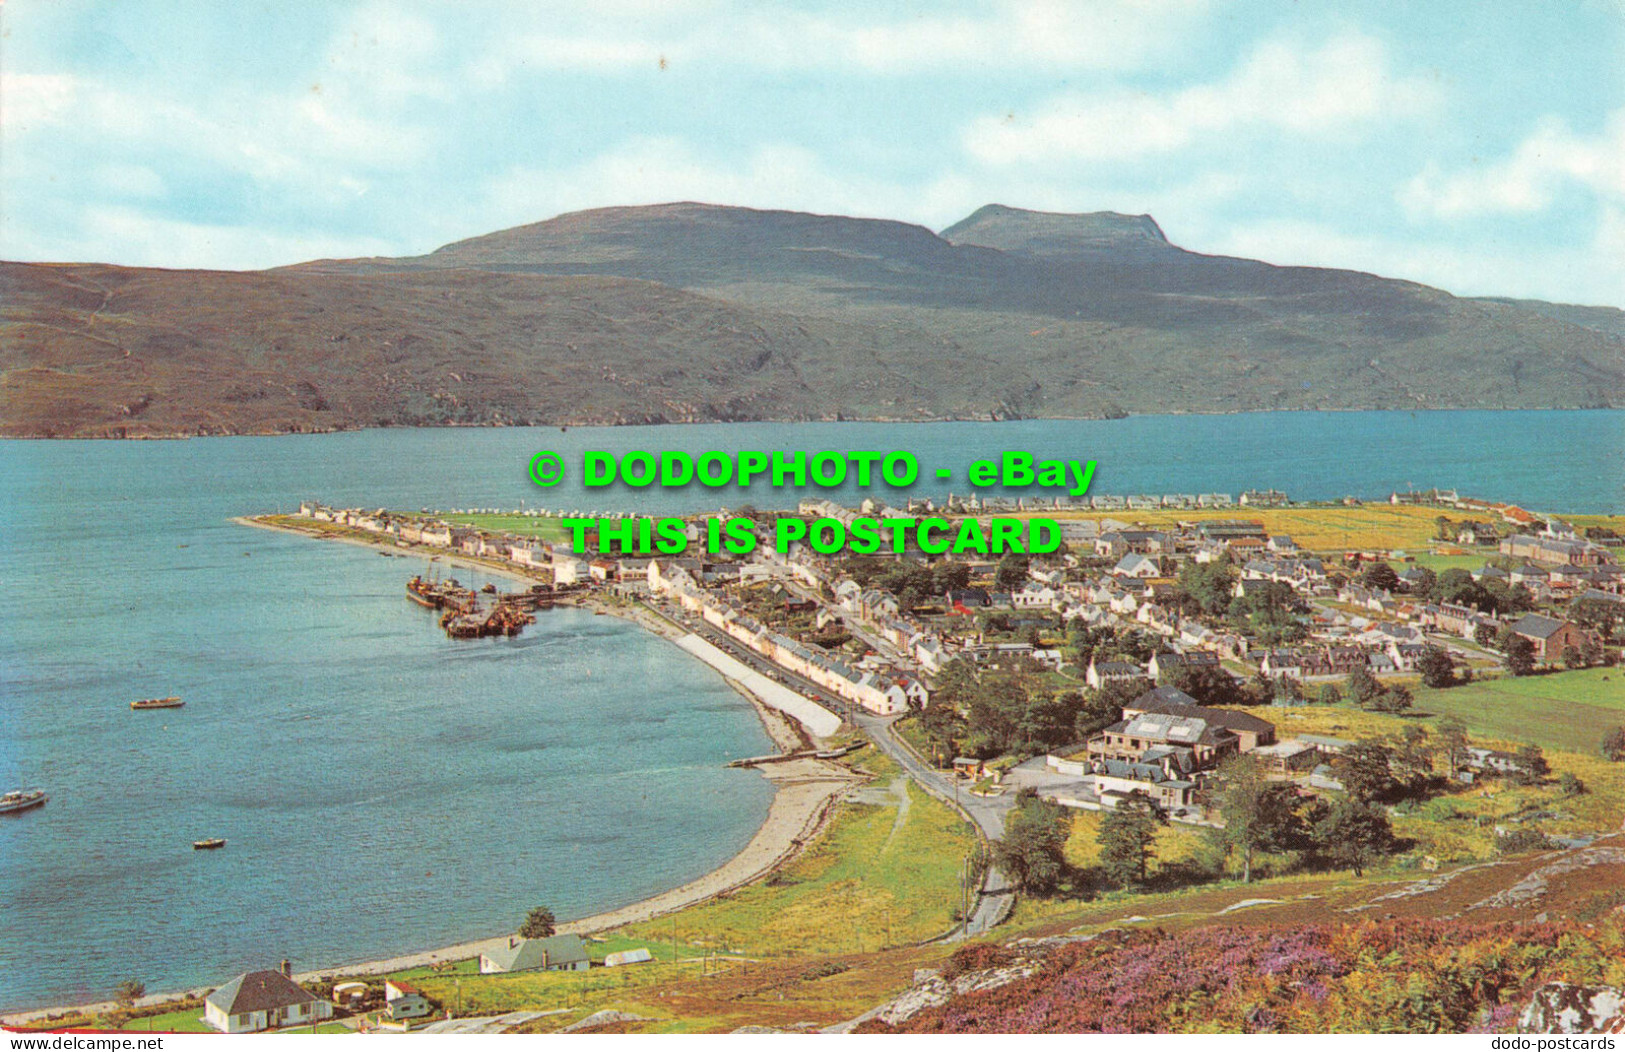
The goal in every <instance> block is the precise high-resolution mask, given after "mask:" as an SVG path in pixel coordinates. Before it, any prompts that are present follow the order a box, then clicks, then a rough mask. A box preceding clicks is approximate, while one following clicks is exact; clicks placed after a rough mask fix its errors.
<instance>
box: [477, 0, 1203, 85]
mask: <svg viewBox="0 0 1625 1052" xmlns="http://www.w3.org/2000/svg"><path fill="white" fill-rule="evenodd" d="M633 6H634V11H633V12H632V13H630V14H628V15H626V16H623V17H622V18H620V19H617V20H615V21H614V22H613V23H611V25H609V26H608V27H607V28H605V27H604V26H603V25H602V23H601V22H592V23H588V24H582V23H581V22H579V21H576V20H572V18H571V17H570V16H569V15H568V14H565V13H561V12H559V11H557V10H553V9H546V8H544V9H541V10H539V11H537V12H536V13H535V21H536V23H538V24H537V25H536V26H535V28H532V29H530V30H529V31H518V32H512V31H510V32H505V34H504V36H503V37H502V38H501V39H500V40H497V41H495V42H494V46H493V47H492V49H491V50H490V52H489V53H487V54H485V55H483V56H482V57H481V58H479V59H478V60H476V61H475V62H474V63H472V64H471V67H470V76H471V77H473V78H474V79H475V80H476V81H478V82H479V83H481V84H483V85H486V86H493V85H496V84H500V83H502V82H503V81H505V80H506V79H507V78H508V77H509V76H510V75H511V74H513V73H515V72H516V71H518V70H522V69H523V70H529V71H533V72H534V71H543V70H568V71H580V70H586V69H591V70H596V71H599V72H608V71H614V70H648V69H652V68H654V67H655V65H656V64H657V63H658V62H660V61H661V60H664V61H666V62H667V63H668V64H670V65H673V66H676V65H685V64H689V63H694V64H702V63H703V64H704V65H705V66H706V67H707V68H710V69H715V68H716V67H717V66H718V65H728V66H736V67H743V68H753V69H769V70H774V71H778V72H783V71H786V70H805V69H851V70H861V71H864V72H869V73H875V74H906V73H916V72H942V71H951V70H958V71H966V70H974V69H988V68H1005V69H1018V68H1025V69H1031V68H1034V67H1054V68H1071V69H1125V68H1132V67H1134V66H1137V65H1140V64H1143V63H1144V62H1145V61H1146V60H1147V58H1148V56H1150V55H1153V54H1161V53H1166V52H1167V51H1169V50H1170V49H1172V48H1174V47H1176V46H1177V42H1178V41H1180V40H1181V39H1183V34H1181V33H1180V32H1178V30H1179V29H1180V28H1182V27H1183V28H1189V27H1190V26H1192V25H1194V24H1195V22H1196V20H1197V19H1199V18H1200V16H1202V15H1203V14H1204V13H1205V12H1206V11H1207V9H1208V6H1209V0H1092V2H1090V3H1075V2H1069V0H1000V2H996V3H991V4H987V5H984V7H983V8H982V9H981V10H980V11H977V12H976V13H974V14H966V15H941V14H935V13H918V11H919V9H918V8H915V9H913V11H914V13H910V14H905V15H897V14H891V13H887V12H886V11H879V12H877V11H876V10H875V9H874V8H868V9H866V10H864V11H863V13H862V14H861V15H851V14H845V13H841V14H828V13H816V14H815V13H810V12H797V11H787V10H784V9H782V8H777V9H776V8H771V7H763V6H761V5H754V4H744V3H742V4H736V5H728V4H698V3H690V4H680V5H676V6H675V7H671V8H668V7H664V6H661V5H655V6H652V7H650V6H646V5H642V4H635V5H633ZM889 6H890V7H891V8H892V9H894V10H895V9H896V8H897V7H898V6H899V5H895V4H894V5H889Z"/></svg>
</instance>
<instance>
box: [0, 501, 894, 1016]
mask: <svg viewBox="0 0 1625 1052" xmlns="http://www.w3.org/2000/svg"><path fill="white" fill-rule="evenodd" d="M230 521H232V522H234V523H236V524H238V525H241V526H251V527H254V528H256V529H263V530H274V531H276V532H279V533H290V534H294V535H296V536H300V537H305V538H307V539H311V540H336V541H342V542H345V543H348V544H354V545H357V546H358V547H363V548H372V549H374V550H377V551H388V552H390V553H392V554H400V555H405V556H408V557H412V558H420V559H423V560H425V561H428V560H429V559H430V558H431V556H432V555H435V554H439V553H438V552H436V551H435V550H434V549H424V548H416V547H413V548H405V547H400V546H396V545H386V544H381V543H377V542H374V541H369V540H366V539H364V538H361V537H353V536H345V535H341V534H336V533H335V534H328V533H325V532H319V531H305V530H300V529H296V528H294V527H291V526H282V525H278V524H275V523H269V522H263V521H260V520H258V519H255V518H252V517H250V516H237V517H234V518H232V519H231V520H230ZM440 559H441V561H442V562H445V563H447V564H448V565H453V566H463V567H466V568H468V569H475V570H485V571H488V572H490V573H492V574H495V575H498V576H502V577H505V578H507V579H508V580H511V581H515V582H523V583H525V584H534V583H536V582H537V581H539V580H540V578H539V577H532V576H530V575H527V574H525V573H523V572H521V571H519V570H517V569H513V568H509V567H504V566H498V565H495V564H492V563H487V562H485V561H483V560H480V559H477V558H472V557H468V556H461V555H456V556H454V555H452V554H451V553H449V552H447V553H446V554H443V555H440ZM573 605H576V606H578V607H580V608H582V609H592V610H594V611H595V612H601V613H605V614H610V615H613V616H615V617H619V618H620V619H621V620H623V621H628V622H631V623H633V624H636V625H638V626H639V627H641V628H643V629H644V630H645V631H648V632H651V633H653V634H654V635H657V636H659V637H660V638H662V639H665V640H666V641H667V642H669V643H672V644H673V645H674V646H675V645H677V640H678V638H680V637H681V636H682V635H684V634H686V633H683V632H682V631H681V630H680V629H679V628H678V627H677V626H675V625H672V624H671V623H670V622H667V621H665V620H664V619H663V618H660V617H659V615H657V614H654V613H652V612H651V611H649V610H647V609H646V608H644V607H642V606H638V605H633V606H631V607H629V608H624V609H623V608H620V607H617V606H614V605H611V604H608V603H604V602H602V601H600V600H598V599H597V598H596V597H590V596H589V597H585V598H584V599H583V600H581V601H577V602H576V603H574V604H573ZM679 649H682V648H681V647H679ZM691 656H695V657H696V659H697V660H703V659H700V658H699V657H698V655H691ZM707 664H708V665H709V662H707ZM710 667H712V668H715V666H710ZM717 672H718V674H719V675H722V672H721V670H717ZM723 681H724V682H725V683H727V684H728V686H730V687H732V688H733V689H734V690H735V691H736V692H737V693H738V694H739V695H740V696H741V697H743V698H744V699H745V700H746V701H748V702H749V703H750V705H751V708H752V709H753V710H754V711H755V713H756V716H757V719H758V720H760V721H761V724H762V727H763V730H764V731H765V732H766V734H767V736H768V739H769V740H770V741H771V742H772V743H773V745H774V746H775V747H776V748H777V749H779V750H780V751H781V752H792V751H795V750H797V749H803V748H806V747H808V746H809V745H811V744H812V743H813V742H814V741H815V740H816V739H815V738H814V736H813V734H812V732H811V731H809V730H806V729H804V728H803V727H802V726H801V725H800V724H799V723H797V722H796V721H795V720H794V719H793V718H792V717H791V716H790V715H789V714H787V713H784V712H782V711H780V710H779V709H776V708H774V707H772V706H771V705H769V704H768V703H767V702H766V701H764V700H763V699H762V698H759V697H758V696H757V695H755V694H754V693H753V692H751V691H750V690H749V689H748V688H747V687H746V686H745V685H744V684H742V683H740V682H738V681H736V680H734V679H731V678H729V677H728V676H726V675H723ZM755 770H756V771H757V772H758V773H759V774H761V775H762V777H763V778H765V779H766V780H767V781H768V783H769V784H770V785H772V786H773V790H774V792H773V799H772V801H771V802H770V803H769V805H768V812H767V816H766V817H765V818H764V819H763V820H762V825H761V826H760V828H758V829H757V830H756V833H755V834H754V835H753V836H752V837H751V839H750V840H749V841H748V842H746V844H745V846H744V847H743V848H741V849H740V851H739V852H738V853H737V854H735V855H734V856H733V857H731V858H729V859H727V860H726V861H724V862H723V863H722V864H721V865H719V866H717V867H716V868H715V869H713V870H711V871H710V872H708V873H704V874H702V875H701V876H699V877H696V878H695V879H693V880H690V881H688V882H687V883H684V884H682V885H680V886H678V887H675V888H671V889H669V890H667V891H663V892H659V893H657V894H654V895H650V896H648V897H646V898H643V899H639V900H638V901H636V902H632V903H628V904H627V905H624V906H618V907H615V908H613V909H609V910H603V911H600V912H598V913H594V914H591V915H589V916H586V917H581V918H578V919H576V920H573V921H567V922H565V923H562V924H560V925H559V926H558V930H559V932H560V933H563V934H576V935H591V934H594V933H596V932H601V931H606V930H609V929H613V928H618V927H622V926H624V925H627V924H634V923H638V922H641V921H646V920H649V919H651V918H654V917H658V916H662V915H664V914H667V913H673V912H675V911H677V910H680V909H685V908H687V907H689V906H695V905H699V904H700V903H703V902H706V901H708V900H710V899H713V898H716V897H717V896H719V895H723V894H727V893H729V892H731V891H735V890H737V889H738V888H741V887H743V886H745V885H747V884H751V883H754V882H755V881H756V880H758V879H760V878H761V877H763V876H766V875H767V874H768V873H770V872H772V871H773V870H775V869H777V868H778V867H780V866H782V865H783V864H785V863H786V862H788V861H790V860H791V859H792V858H794V857H795V856H796V855H798V854H800V852H801V849H802V848H803V847H804V846H805V845H806V843H807V842H808V841H810V840H811V839H812V838H813V837H814V836H816V835H817V834H818V832H819V831H820V830H822V828H823V826H824V823H825V821H826V820H827V819H828V817H829V813H830V811H831V810H832V809H833V807H834V805H835V803H836V802H837V801H838V799H839V798H840V797H841V796H842V795H844V794H845V793H846V792H847V791H848V790H849V789H851V788H852V787H854V786H856V785H858V784H860V783H861V782H862V781H863V779H862V778H861V776H858V775H856V774H854V773H853V772H852V771H850V770H848V769H847V768H845V767H842V766H840V765H839V764H836V763H832V762H829V761H825V760H814V759H803V760H794V761H791V762H788V763H782V764H770V765H767V766H765V767H758V768H755ZM507 940H508V935H506V934H502V935H493V936H490V937H486V938H480V939H471V940H468V941H466V942H461V943H455V944H453V945H450V946H443V947H438V948H435V949H430V950H423V951H418V952H414V953H406V954H398V955H395V956H392V957H384V958H377V959H373V960H368V961H361V962H358V963H353V964H337V965H333V966H330V967H326V968H321V969H316V970H312V971H305V972H300V973H297V974H296V975H295V976H294V979H295V980H296V981H299V982H306V983H311V982H314V981H316V980H318V979H320V978H321V977H323V976H338V975H381V974H385V973H388V972H395V971H402V970H404V969H407V968H418V967H426V966H428V965H432V964H435V963H437V962H440V961H451V960H463V959H466V958H469V957H477V956H479V955H480V954H481V953H483V952H486V951H488V950H492V949H496V948H498V947H500V946H503V945H505V944H506V942H507ZM231 978H233V977H232V976H224V977H222V978H221V980H220V981H221V982H222V983H224V982H226V981H228V980H229V979H231ZM213 989H215V987H213V986H207V987H194V988H190V989H186V990H178V991H167V992H164V993H156V994H149V995H147V996H146V997H143V998H141V999H140V1000H139V1001H138V1002H137V1005H138V1006H139V1007H144V1008H145V1007H155V1006H158V1005H162V1004H166V1003H169V1002H173V1001H184V1000H191V999H195V998H198V997H203V996H206V995H207V994H208V993H209V992H210V991H211V990H213ZM117 1007H118V1005H117V1004H116V1003H115V1002H113V1001H104V1002H94V1003H90V1004H78V1005H57V1006H53V1007H48V1008H34V1009H24V1010H20V1011H17V1012H7V1013H5V1014H4V1015H0V1023H5V1024H7V1025H24V1024H29V1023H39V1022H44V1021H46V1020H48V1019H49V1018H50V1017H52V1016H62V1015H66V1014H85V1013H88V1014H99V1013H105V1012H109V1011H112V1010H113V1009H115V1008H117Z"/></svg>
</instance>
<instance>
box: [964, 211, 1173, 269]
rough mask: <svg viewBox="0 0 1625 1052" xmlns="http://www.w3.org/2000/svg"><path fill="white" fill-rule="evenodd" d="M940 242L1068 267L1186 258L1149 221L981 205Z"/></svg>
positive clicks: (1112, 214) (1118, 215) (1106, 214)
mask: <svg viewBox="0 0 1625 1052" xmlns="http://www.w3.org/2000/svg"><path fill="white" fill-rule="evenodd" d="M942 238H943V240H944V241H947V242H949V243H950V244H954V245H980V246H982V247H983V248H995V249H998V250H999V251H1000V252H1008V253H1010V254H1011V255H1015V256H1021V257H1023V258H1026V259H1038V260H1053V261H1064V262H1069V263H1079V262H1088V261H1097V260H1101V259H1102V258H1104V257H1110V256H1113V255H1121V256H1125V257H1133V256H1134V255H1143V256H1144V257H1145V258H1146V259H1147V260H1158V261H1164V262H1174V261H1176V260H1178V259H1179V257H1180V256H1183V255H1189V253H1185V252H1183V251H1182V250H1180V249H1177V248H1175V247H1174V246H1173V245H1170V244H1169V243H1168V238H1167V236H1166V235H1164V234H1163V232H1162V227H1160V226H1158V225H1157V221H1156V220H1155V219H1152V218H1151V217H1150V216H1126V215H1123V214H1122V213H1120V212H1087V213H1084V214H1081V215H1077V214H1071V213H1065V212H1031V211H1028V210H1026V209H1022V208H1010V207H1009V206H1007V205H983V206H982V207H981V208H978V209H977V210H976V211H974V212H972V213H971V214H970V215H968V216H966V217H965V218H964V219H961V220H960V221H959V222H957V223H955V224H954V225H953V226H951V227H948V228H947V229H946V230H944V231H943V232H942ZM1194 258H1197V259H1200V258H1202V257H1199V256H1198V257H1194Z"/></svg>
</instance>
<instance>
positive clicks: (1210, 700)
mask: <svg viewBox="0 0 1625 1052" xmlns="http://www.w3.org/2000/svg"><path fill="white" fill-rule="evenodd" d="M1161 678H1162V680H1163V685H1164V686H1174V687H1178V688H1179V689H1180V690H1182V691H1184V692H1185V693H1186V694H1189V695H1190V696H1191V697H1193V698H1195V699H1196V700H1197V701H1199V702H1201V703H1202V704H1203V705H1246V704H1249V703H1250V702H1251V701H1252V699H1251V698H1250V697H1248V696H1247V692H1246V690H1245V688H1244V687H1243V686H1242V684H1241V681H1240V680H1238V679H1236V677H1234V676H1232V675H1231V674H1230V673H1228V672H1226V671H1225V670H1224V669H1222V668H1219V667H1218V666H1216V665H1179V666H1176V667H1175V668H1174V669H1173V671H1171V672H1165V673H1163V675H1162V677H1161Z"/></svg>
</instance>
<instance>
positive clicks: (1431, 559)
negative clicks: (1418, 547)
mask: <svg viewBox="0 0 1625 1052" xmlns="http://www.w3.org/2000/svg"><path fill="white" fill-rule="evenodd" d="M1412 554H1414V555H1415V556H1416V565H1417V566H1425V567H1427V568H1428V569H1429V570H1432V571H1434V572H1435V573H1443V572H1444V571H1446V570H1450V569H1461V570H1477V569H1478V568H1479V567H1481V566H1483V565H1484V564H1485V563H1487V562H1489V561H1490V560H1491V559H1493V558H1495V557H1496V553H1495V551H1494V549H1485V550H1484V551H1480V552H1476V553H1473V554H1469V555H1434V554H1432V553H1431V552H1414V553H1412ZM1392 565H1393V566H1394V568H1395V569H1396V570H1399V571H1400V572H1401V573H1403V572H1404V571H1405V568H1406V564H1404V563H1394V564H1392Z"/></svg>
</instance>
